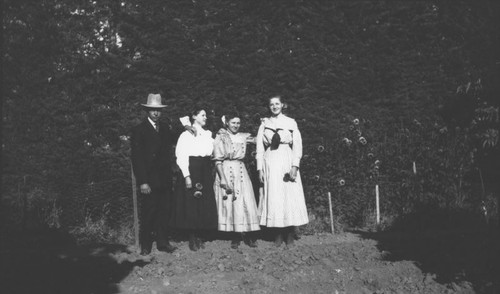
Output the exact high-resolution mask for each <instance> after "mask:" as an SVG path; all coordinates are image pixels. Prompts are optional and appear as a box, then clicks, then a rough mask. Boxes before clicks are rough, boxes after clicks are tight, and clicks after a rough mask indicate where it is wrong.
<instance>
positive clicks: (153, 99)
mask: <svg viewBox="0 0 500 294" xmlns="http://www.w3.org/2000/svg"><path fill="white" fill-rule="evenodd" d="M141 105H142V106H144V107H146V108H164V107H167V105H165V104H161V95H160V94H149V95H148V101H147V102H146V104H142V103H141Z"/></svg>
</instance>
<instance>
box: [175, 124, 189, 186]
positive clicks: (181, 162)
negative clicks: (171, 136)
mask: <svg viewBox="0 0 500 294" xmlns="http://www.w3.org/2000/svg"><path fill="white" fill-rule="evenodd" d="M189 135H190V134H189V133H188V132H183V133H182V134H181V135H180V136H179V140H177V146H175V157H176V162H177V165H178V166H179V168H180V170H181V171H182V175H183V176H184V177H187V176H189V175H190V173H189V148H190V146H189V145H190V144H189Z"/></svg>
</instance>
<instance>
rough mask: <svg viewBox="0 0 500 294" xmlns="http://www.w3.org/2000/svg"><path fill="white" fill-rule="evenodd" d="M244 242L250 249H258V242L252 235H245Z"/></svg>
mask: <svg viewBox="0 0 500 294" xmlns="http://www.w3.org/2000/svg"><path fill="white" fill-rule="evenodd" d="M243 242H245V244H247V245H248V247H252V248H255V247H257V240H255V238H253V237H252V233H246V234H243Z"/></svg>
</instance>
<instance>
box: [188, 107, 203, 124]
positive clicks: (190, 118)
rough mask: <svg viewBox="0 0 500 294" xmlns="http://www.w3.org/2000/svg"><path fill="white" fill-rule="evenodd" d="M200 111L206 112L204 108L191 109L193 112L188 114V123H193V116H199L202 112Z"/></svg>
mask: <svg viewBox="0 0 500 294" xmlns="http://www.w3.org/2000/svg"><path fill="white" fill-rule="evenodd" d="M202 111H205V112H206V110H205V108H203V107H196V108H193V110H192V111H191V112H190V113H189V121H190V122H191V123H193V122H194V119H193V116H197V115H198V114H200V112H202Z"/></svg>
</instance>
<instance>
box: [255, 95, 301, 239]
mask: <svg viewBox="0 0 500 294" xmlns="http://www.w3.org/2000/svg"><path fill="white" fill-rule="evenodd" d="M268 106H269V110H270V112H271V116H270V117H268V118H264V119H263V120H262V123H261V125H260V127H259V132H258V134H257V142H256V144H257V170H258V171H259V179H260V181H261V182H262V183H263V184H264V187H263V191H262V192H261V195H260V200H259V216H260V224H261V225H262V226H266V227H268V228H275V233H276V234H275V244H276V246H281V244H282V243H283V240H285V242H286V244H287V245H288V246H290V245H292V244H293V241H294V237H295V228H294V227H295V226H301V225H304V224H306V223H308V222H309V219H308V216H307V208H306V203H305V199H304V190H303V188H302V181H301V178H300V172H299V167H300V160H301V158H302V137H301V135H300V131H299V129H298V127H297V123H296V122H295V120H294V119H292V118H289V117H287V116H285V115H284V114H283V113H282V110H283V106H284V103H283V99H282V98H281V97H280V96H274V97H271V98H269V105H268Z"/></svg>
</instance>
